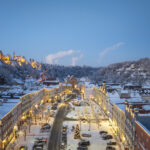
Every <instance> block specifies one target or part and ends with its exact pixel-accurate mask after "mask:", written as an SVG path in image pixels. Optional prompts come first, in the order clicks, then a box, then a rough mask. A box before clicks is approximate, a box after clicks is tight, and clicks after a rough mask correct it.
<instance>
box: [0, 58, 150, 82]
mask: <svg viewBox="0 0 150 150" xmlns="http://www.w3.org/2000/svg"><path fill="white" fill-rule="evenodd" d="M19 57H20V56H19ZM3 58H4V57H3ZM24 60H25V59H24ZM5 61H6V59H3V61H1V60H0V84H13V80H14V79H20V80H22V81H24V80H25V79H26V78H27V77H32V78H34V79H39V78H40V74H41V73H42V72H45V70H46V73H45V75H46V77H47V78H50V77H56V78H58V79H59V80H60V81H62V80H64V78H66V77H67V76H68V75H73V76H75V77H77V78H80V77H89V79H91V81H92V82H93V83H98V84H99V83H100V82H102V81H104V80H105V81H106V82H113V83H121V84H124V83H129V82H131V83H134V84H145V83H150V58H143V59H140V60H138V61H127V62H121V63H115V64H111V65H109V66H107V67H99V68H93V67H89V66H83V67H81V66H74V67H73V66H60V65H49V64H40V63H39V62H35V61H34V60H31V61H30V62H28V61H25V62H20V61H18V60H12V59H9V62H10V63H8V60H7V61H6V62H7V63H5ZM37 66H39V67H37Z"/></svg>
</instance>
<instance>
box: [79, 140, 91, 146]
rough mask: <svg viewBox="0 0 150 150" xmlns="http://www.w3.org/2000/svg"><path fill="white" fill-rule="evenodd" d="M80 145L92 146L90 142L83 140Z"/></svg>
mask: <svg viewBox="0 0 150 150" xmlns="http://www.w3.org/2000/svg"><path fill="white" fill-rule="evenodd" d="M78 145H79V146H89V145H90V141H85V140H83V141H80V142H79V143H78Z"/></svg>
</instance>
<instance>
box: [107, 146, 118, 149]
mask: <svg viewBox="0 0 150 150" xmlns="http://www.w3.org/2000/svg"><path fill="white" fill-rule="evenodd" d="M106 150H116V149H115V148H114V147H112V146H107V147H106Z"/></svg>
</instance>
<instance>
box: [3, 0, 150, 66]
mask: <svg viewBox="0 0 150 150" xmlns="http://www.w3.org/2000/svg"><path fill="white" fill-rule="evenodd" d="M0 49H1V50H2V51H3V53H4V54H8V53H10V54H13V52H15V53H16V55H23V56H25V57H26V58H27V59H29V58H34V59H35V60H37V61H42V62H47V63H52V64H62V65H89V66H105V65H108V64H111V63H115V62H121V61H126V60H137V59H139V58H142V57H150V0H0Z"/></svg>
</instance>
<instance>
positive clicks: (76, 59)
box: [72, 54, 83, 66]
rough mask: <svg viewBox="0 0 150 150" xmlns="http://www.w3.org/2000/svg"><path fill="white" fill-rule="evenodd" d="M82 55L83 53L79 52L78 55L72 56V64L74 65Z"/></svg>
mask: <svg viewBox="0 0 150 150" xmlns="http://www.w3.org/2000/svg"><path fill="white" fill-rule="evenodd" d="M82 57H83V54H80V56H78V57H77V56H76V57H72V66H76V63H77V61H79V60H80V59H81V58H82Z"/></svg>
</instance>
